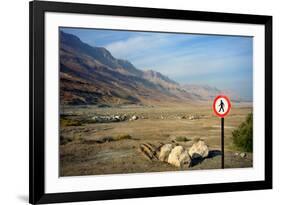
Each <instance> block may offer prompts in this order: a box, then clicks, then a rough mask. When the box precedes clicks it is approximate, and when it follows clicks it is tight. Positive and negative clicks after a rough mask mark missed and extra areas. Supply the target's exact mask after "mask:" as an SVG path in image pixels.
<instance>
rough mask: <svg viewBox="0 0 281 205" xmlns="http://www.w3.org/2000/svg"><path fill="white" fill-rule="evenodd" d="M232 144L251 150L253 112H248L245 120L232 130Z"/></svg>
mask: <svg viewBox="0 0 281 205" xmlns="http://www.w3.org/2000/svg"><path fill="white" fill-rule="evenodd" d="M232 136H233V144H234V145H235V146H236V147H237V148H239V149H241V150H243V151H246V152H252V151H253V113H250V114H248V116H247V118H246V121H245V122H243V123H241V124H240V125H239V127H238V129H236V130H234V131H233V132H232Z"/></svg>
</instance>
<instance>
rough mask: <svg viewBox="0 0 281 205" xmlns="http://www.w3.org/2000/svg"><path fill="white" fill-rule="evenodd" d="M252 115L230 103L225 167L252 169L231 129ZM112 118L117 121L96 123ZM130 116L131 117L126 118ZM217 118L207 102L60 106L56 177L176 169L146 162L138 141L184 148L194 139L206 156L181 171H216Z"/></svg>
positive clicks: (248, 155)
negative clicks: (201, 144)
mask: <svg viewBox="0 0 281 205" xmlns="http://www.w3.org/2000/svg"><path fill="white" fill-rule="evenodd" d="M250 112H252V105H251V104H246V103H234V104H233V105H232V110H231V112H230V114H229V115H228V116H227V117H226V118H225V168H243V167H252V154H251V153H246V157H240V155H239V151H238V150H237V149H236V148H235V147H234V146H233V144H232V139H231V138H232V134H231V133H232V131H233V130H234V129H236V128H237V127H238V126H239V124H240V123H242V122H243V121H244V120H245V118H246V115H247V114H248V113H250ZM100 116H103V117H106V116H118V117H117V118H118V119H119V118H121V119H122V120H120V121H119V120H118V121H114V122H107V121H104V122H103V121H97V119H99V118H98V117H100ZM133 116H135V117H136V118H137V119H134V120H132V117H133ZM220 137H221V135H220V119H219V118H218V117H216V116H215V115H214V114H213V111H212V103H211V102H209V103H207V102H204V103H199V104H189V103H186V104H167V105H158V106H119V107H107V106H105V107H98V106H63V107H61V120H60V175H61V176H80V175H97V174H120V173H140V172H159V171H176V170H180V169H179V168H176V167H174V166H172V165H170V164H168V163H165V162H161V161H149V160H148V159H147V158H145V157H144V155H142V153H141V152H140V151H139V146H140V144H142V143H151V144H157V143H175V144H179V145H182V146H183V147H184V148H186V149H189V147H190V146H191V145H192V143H193V142H194V140H195V139H199V138H200V139H202V140H204V141H205V143H206V144H207V145H208V146H209V150H210V154H209V157H208V158H206V159H204V160H203V161H200V162H198V163H196V164H194V165H193V166H192V167H190V168H187V169H190V170H196V169H216V168H220V167H221V154H220Z"/></svg>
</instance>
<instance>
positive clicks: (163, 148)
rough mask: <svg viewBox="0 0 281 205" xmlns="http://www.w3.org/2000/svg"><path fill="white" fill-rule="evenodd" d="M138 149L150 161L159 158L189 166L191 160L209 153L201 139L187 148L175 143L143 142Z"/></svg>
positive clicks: (175, 164) (178, 165)
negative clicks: (153, 143) (156, 143)
mask: <svg viewBox="0 0 281 205" xmlns="http://www.w3.org/2000/svg"><path fill="white" fill-rule="evenodd" d="M140 151H141V152H142V153H143V154H144V156H145V157H146V158H148V159H149V160H151V161H152V160H159V161H162V162H167V163H169V164H171V165H173V166H176V167H183V166H187V167H190V166H192V161H193V160H196V159H198V158H200V159H204V158H206V157H208V155H209V148H208V146H207V145H206V144H205V142H204V141H203V140H198V141H197V142H195V143H194V144H193V145H192V146H191V148H190V149H189V150H187V149H185V148H184V147H183V146H181V145H175V144H161V143H160V144H159V145H152V144H150V143H144V144H141V145H140Z"/></svg>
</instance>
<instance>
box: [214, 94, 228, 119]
mask: <svg viewBox="0 0 281 205" xmlns="http://www.w3.org/2000/svg"><path fill="white" fill-rule="evenodd" d="M219 98H224V99H225V100H226V101H227V103H228V109H227V111H226V112H225V113H224V114H220V113H218V112H217V110H216V101H217V100H218V99H219ZM230 109H231V103H230V100H229V98H228V97H227V96H225V95H218V96H217V97H216V98H215V100H214V102H213V110H214V113H215V114H216V115H217V116H218V117H221V118H223V117H225V116H226V115H227V114H228V113H229V111H230Z"/></svg>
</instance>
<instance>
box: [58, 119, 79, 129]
mask: <svg viewBox="0 0 281 205" xmlns="http://www.w3.org/2000/svg"><path fill="white" fill-rule="evenodd" d="M60 125H61V126H62V127H67V126H81V125H82V123H81V122H79V121H78V120H74V119H69V118H63V117H61V118H60Z"/></svg>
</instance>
